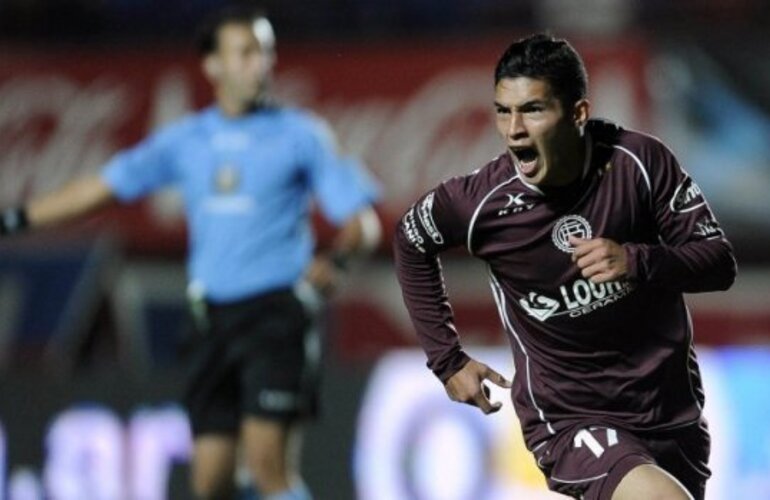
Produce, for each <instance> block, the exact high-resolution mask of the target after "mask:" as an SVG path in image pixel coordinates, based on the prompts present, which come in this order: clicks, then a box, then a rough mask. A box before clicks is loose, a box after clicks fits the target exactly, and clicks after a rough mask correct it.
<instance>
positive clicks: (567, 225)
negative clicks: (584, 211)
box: [551, 215, 592, 253]
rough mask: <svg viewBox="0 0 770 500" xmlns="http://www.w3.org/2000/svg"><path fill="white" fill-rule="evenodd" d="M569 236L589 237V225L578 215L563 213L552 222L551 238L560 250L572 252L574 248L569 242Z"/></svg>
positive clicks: (590, 232) (590, 233) (590, 234)
mask: <svg viewBox="0 0 770 500" xmlns="http://www.w3.org/2000/svg"><path fill="white" fill-rule="evenodd" d="M570 236H574V237H576V238H581V239H590V238H591V236H592V231H591V225H590V224H589V223H588V221H587V220H585V219H584V218H583V217H581V216H579V215H565V216H564V217H562V218H561V219H559V220H557V221H556V224H554V226H553V231H551V239H552V240H553V244H554V245H556V248H558V249H559V250H561V251H562V252H567V253H572V252H574V251H575V249H574V248H573V246H572V244H571V243H570V242H569V238H570Z"/></svg>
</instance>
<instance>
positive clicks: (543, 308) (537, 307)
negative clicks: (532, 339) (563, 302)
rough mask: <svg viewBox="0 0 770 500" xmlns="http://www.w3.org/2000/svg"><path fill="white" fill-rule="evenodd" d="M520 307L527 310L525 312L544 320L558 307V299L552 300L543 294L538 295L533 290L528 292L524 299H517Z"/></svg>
mask: <svg viewBox="0 0 770 500" xmlns="http://www.w3.org/2000/svg"><path fill="white" fill-rule="evenodd" d="M519 304H521V307H523V308H524V310H525V311H527V314H529V315H530V316H533V317H534V318H537V319H539V320H540V321H545V320H547V319H548V318H550V317H551V316H553V313H555V312H556V311H557V310H558V309H559V301H558V300H553V299H552V298H550V297H546V296H545V295H539V294H536V293H535V292H529V295H528V296H527V298H525V299H519Z"/></svg>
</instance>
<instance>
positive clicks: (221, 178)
mask: <svg viewBox="0 0 770 500" xmlns="http://www.w3.org/2000/svg"><path fill="white" fill-rule="evenodd" d="M240 183H241V175H240V172H238V168H237V167H236V166H235V165H228V164H225V165H222V166H220V167H219V168H218V169H217V171H216V174H215V175H214V189H215V190H216V192H217V193H219V194H229V193H232V192H233V191H235V190H236V189H237V188H238V185H239V184H240Z"/></svg>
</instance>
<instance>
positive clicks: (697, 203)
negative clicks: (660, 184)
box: [669, 177, 706, 214]
mask: <svg viewBox="0 0 770 500" xmlns="http://www.w3.org/2000/svg"><path fill="white" fill-rule="evenodd" d="M705 204H706V199H705V198H703V192H702V191H701V190H700V187H698V185H697V184H695V181H694V180H692V177H687V178H686V179H685V180H683V181H682V183H681V184H679V186H677V188H676V190H675V191H674V195H673V196H672V197H671V202H670V203H669V207H670V208H671V211H672V212H675V213H679V214H683V213H686V212H692V211H693V210H695V209H696V208H700V207H702V206H703V205H705Z"/></svg>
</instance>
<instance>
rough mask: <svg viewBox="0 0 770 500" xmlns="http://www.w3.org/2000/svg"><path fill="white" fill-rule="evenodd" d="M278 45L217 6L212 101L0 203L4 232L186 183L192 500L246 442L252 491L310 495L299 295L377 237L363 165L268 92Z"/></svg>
mask: <svg viewBox="0 0 770 500" xmlns="http://www.w3.org/2000/svg"><path fill="white" fill-rule="evenodd" d="M274 42H275V41H274V34H273V30H272V27H271V24H270V22H269V21H268V19H267V18H265V17H264V16H263V15H260V14H256V13H254V12H253V11H250V10H244V9H240V8H235V9H232V8H231V9H227V10H224V11H222V12H221V13H219V14H218V15H217V16H216V17H215V18H214V19H213V20H211V21H210V22H208V23H206V25H205V27H204V28H203V30H202V33H201V38H200V49H201V56H202V67H203V71H204V73H205V76H206V77H207V79H208V80H209V82H210V83H211V85H212V86H213V90H214V94H215V100H216V102H215V103H214V105H212V106H210V107H208V108H206V109H204V110H202V111H200V112H198V113H196V114H193V115H191V116H189V117H186V118H184V119H182V120H180V121H179V122H177V123H175V124H172V125H170V126H168V127H166V128H164V129H162V130H160V131H158V132H157V133H153V134H152V135H150V136H149V137H148V138H146V139H145V140H144V141H142V142H141V143H140V144H138V145H136V146H134V147H132V148H130V149H128V150H125V151H122V152H120V153H118V154H117V155H116V156H115V157H114V158H113V159H112V160H111V161H110V162H109V163H108V164H107V165H106V166H105V168H104V169H103V171H102V173H101V174H100V175H96V176H93V177H88V178H83V179H79V180H75V181H73V182H72V183H71V184H69V185H66V186H64V187H63V188H62V189H60V190H58V191H55V192H53V193H50V194H48V195H45V196H43V197H40V198H37V199H33V200H30V201H29V202H28V203H26V204H25V205H24V206H23V207H16V208H11V209H7V210H6V211H5V212H4V213H3V216H2V221H1V222H0V232H2V233H13V232H18V231H20V230H23V229H25V228H27V227H33V228H36V227H42V226H47V225H51V224H55V223H59V222H62V221H65V220H69V219H71V218H73V217H75V216H78V215H81V214H84V213H87V212H90V211H92V210H94V209H96V208H97V207H101V206H104V205H105V204H107V203H109V202H111V201H112V200H118V201H130V200H134V199H137V198H139V197H141V196H144V195H146V194H148V193H151V192H153V191H155V190H156V189H158V188H160V187H163V186H166V185H169V184H176V185H178V186H179V187H180V188H181V190H182V192H183V195H184V199H185V209H186V215H187V220H188V226H189V230H190V240H189V261H188V271H189V278H190V285H189V290H190V292H191V296H192V299H193V301H194V303H195V304H196V305H197V307H196V308H195V310H196V311H198V313H199V314H198V319H199V320H200V321H199V323H200V324H201V325H202V328H203V330H204V334H203V335H201V338H200V340H199V342H200V345H199V346H198V347H197V351H196V353H195V354H194V356H193V360H192V366H191V370H190V374H189V377H190V378H189V380H188V386H187V389H186V394H185V396H184V402H185V405H186V407H187V409H188V412H189V416H190V418H191V423H192V428H193V433H194V439H195V444H194V455H193V463H192V487H193V490H194V494H195V496H196V497H197V498H201V499H217V500H219V499H226V498H230V497H231V495H233V489H234V481H233V476H234V469H235V468H236V463H237V460H236V456H237V455H238V454H239V452H240V451H242V452H243V456H244V460H245V464H246V465H247V468H248V470H249V471H250V473H251V476H252V479H253V482H254V483H255V485H256V486H257V487H258V489H259V492H260V494H261V497H260V498H264V499H276V500H277V499H281V500H289V499H293V500H299V499H305V498H309V493H308V492H307V490H306V488H305V487H304V486H303V485H302V482H301V481H299V479H298V477H297V469H296V467H297V464H296V462H292V461H291V460H290V459H291V458H292V457H291V456H290V455H291V454H290V453H289V449H290V446H289V443H290V439H289V438H290V436H291V435H293V432H292V430H293V429H294V428H296V425H295V424H297V423H298V422H299V421H300V420H301V419H302V418H304V417H307V416H312V414H313V413H314V411H315V406H316V396H317V395H316V387H315V384H314V377H313V372H314V370H315V369H316V368H317V367H316V363H317V361H318V360H317V359H315V360H314V359H312V352H311V351H312V346H313V345H314V342H315V344H317V339H315V340H314V339H313V338H312V337H311V332H313V331H315V329H314V325H313V314H312V311H311V308H309V307H308V306H306V305H305V304H303V303H302V302H301V301H300V299H299V297H300V296H302V295H306V294H307V290H308V289H309V287H308V286H307V283H309V284H310V285H312V286H313V287H314V288H315V289H316V290H320V291H326V290H328V289H329V288H330V287H331V285H333V283H334V280H335V276H336V275H337V274H338V273H337V271H338V269H339V268H341V267H344V264H345V261H346V260H347V259H348V258H349V257H351V256H353V255H354V254H356V253H360V252H362V251H365V250H367V249H370V248H372V247H373V246H375V245H376V244H377V242H378V239H379V232H380V226H379V221H378V219H377V216H376V215H375V214H374V212H373V209H372V204H373V203H374V202H375V201H376V199H377V197H378V188H377V186H376V185H375V183H374V182H373V180H372V179H371V178H370V177H369V176H368V174H366V171H365V170H364V169H363V168H362V167H361V166H360V164H359V163H358V162H357V161H355V160H354V159H352V158H349V157H345V156H342V155H341V154H339V153H338V152H337V150H336V147H335V144H334V142H333V139H332V136H331V134H330V132H329V129H328V127H327V126H326V125H325V124H324V123H323V122H322V121H321V120H320V119H318V118H316V117H314V116H312V115H310V114H309V113H307V112H303V111H301V110H298V109H292V108H287V107H280V106H278V105H276V104H274V103H273V102H271V101H270V99H269V97H268V84H269V82H270V77H271V73H272V70H273V63H274V61H275V53H274ZM311 199H314V200H315V201H316V202H317V204H318V206H319V207H320V208H321V210H322V212H323V213H324V215H325V216H326V217H327V218H328V219H329V220H330V221H331V222H333V223H335V224H336V225H338V226H339V228H340V229H339V231H338V233H337V235H336V237H335V239H334V241H333V244H332V246H333V248H332V250H331V251H330V252H328V253H327V254H325V255H320V254H319V255H315V256H314V255H313V251H314V240H313V236H312V234H311V224H310V209H311V206H310V202H311ZM292 448H293V447H292ZM295 458H296V457H295Z"/></svg>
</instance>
